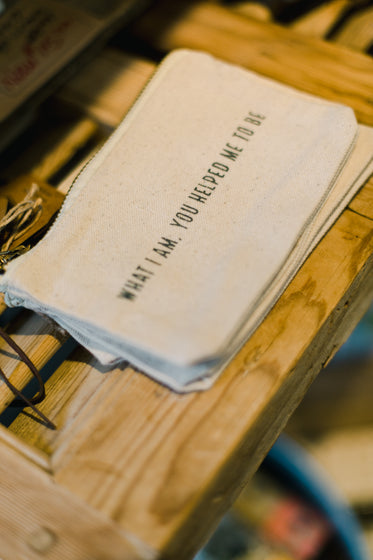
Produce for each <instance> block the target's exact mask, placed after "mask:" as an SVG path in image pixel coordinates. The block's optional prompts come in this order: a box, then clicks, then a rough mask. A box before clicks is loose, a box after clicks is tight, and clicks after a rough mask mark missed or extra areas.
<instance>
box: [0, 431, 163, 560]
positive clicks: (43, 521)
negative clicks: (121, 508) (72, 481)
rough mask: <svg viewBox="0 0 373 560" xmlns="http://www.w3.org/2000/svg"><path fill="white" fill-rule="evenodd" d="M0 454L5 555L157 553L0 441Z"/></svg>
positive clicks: (15, 558) (109, 558)
mask: <svg viewBox="0 0 373 560" xmlns="http://www.w3.org/2000/svg"><path fill="white" fill-rule="evenodd" d="M0 454H1V462H0V495H1V501H0V542H1V557H2V558H3V560H25V559H27V560H40V558H43V559H45V560H61V559H69V560H123V559H124V558H126V559H128V560H136V559H138V558H146V559H149V560H150V559H151V558H154V555H153V553H152V551H151V550H150V549H149V548H148V547H146V546H145V545H143V544H142V543H140V541H138V540H136V539H134V538H131V536H129V535H126V534H125V533H124V531H123V530H122V529H121V528H120V527H119V526H118V525H117V524H115V523H113V522H111V521H110V520H108V519H106V518H105V517H104V516H103V515H101V514H99V513H98V512H95V511H94V510H92V508H89V507H88V506H87V505H86V504H84V502H82V501H80V500H79V499H77V498H76V497H75V496H73V495H72V494H71V493H70V492H68V491H66V490H64V489H63V488H61V487H59V486H58V485H56V484H55V482H54V481H53V478H51V477H50V476H49V475H48V474H47V473H45V472H44V471H42V470H40V469H39V468H38V467H36V466H35V465H33V464H32V463H31V462H29V461H27V460H26V459H25V458H24V457H22V456H21V455H20V454H18V453H17V452H16V451H15V450H14V449H12V448H11V447H9V446H7V445H6V444H5V443H4V442H2V441H0Z"/></svg>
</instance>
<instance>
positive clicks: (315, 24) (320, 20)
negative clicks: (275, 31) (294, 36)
mask: <svg viewBox="0 0 373 560" xmlns="http://www.w3.org/2000/svg"><path fill="white" fill-rule="evenodd" d="M350 5H351V0H332V1H331V2H326V3H325V4H321V6H318V7H317V8H315V9H313V10H311V11H310V12H307V13H306V14H305V15H303V16H302V17H300V18H298V19H296V20H295V21H294V22H293V23H292V24H291V28H292V29H293V30H294V31H298V32H299V33H303V34H304V35H307V36H309V37H321V38H322V37H325V36H326V35H327V34H328V32H329V31H330V30H331V29H332V28H333V27H334V24H335V22H336V21H338V19H339V18H340V17H341V16H342V15H343V13H344V12H345V10H346V8H347V7H348V6H350Z"/></svg>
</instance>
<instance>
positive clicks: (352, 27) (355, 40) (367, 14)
mask: <svg viewBox="0 0 373 560" xmlns="http://www.w3.org/2000/svg"><path fill="white" fill-rule="evenodd" d="M333 41H336V42H337V43H339V44H340V45H345V46H347V47H349V48H351V49H356V50H359V51H365V50H366V49H368V48H369V47H371V46H372V45H373V7H372V6H371V7H369V8H366V9H365V10H361V11H359V12H357V13H356V14H353V15H352V16H351V17H350V18H349V19H348V20H347V22H346V23H345V25H343V26H342V27H341V29H340V30H339V31H338V32H337V33H336V34H335V35H334V36H333Z"/></svg>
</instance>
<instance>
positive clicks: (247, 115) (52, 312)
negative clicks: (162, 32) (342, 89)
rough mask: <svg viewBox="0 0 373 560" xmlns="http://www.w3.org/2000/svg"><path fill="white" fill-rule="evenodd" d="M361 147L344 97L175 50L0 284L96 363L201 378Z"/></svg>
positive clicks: (303, 242) (239, 339)
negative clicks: (324, 95) (323, 95)
mask: <svg viewBox="0 0 373 560" xmlns="http://www.w3.org/2000/svg"><path fill="white" fill-rule="evenodd" d="M372 152H373V136H372V131H371V129H369V128H366V127H359V126H358V125H357V122H356V119H355V116H354V114H353V111H352V110H351V109H350V108H348V107H345V106H342V105H339V104H336V103H331V102H328V101H324V100H322V99H319V98H316V97H313V96H310V95H308V94H304V93H300V92H298V91H296V90H294V89H291V88H289V87H286V86H283V85H280V84H278V83H276V82H273V81H271V80H269V79H266V78H263V77H260V76H258V75H256V74H254V73H252V72H249V71H247V70H244V69H242V68H239V67H236V66H233V65H231V64H228V63H225V62H222V61H220V60H217V59H215V58H213V57H211V56H210V55H208V54H205V53H200V52H193V51H188V50H178V51H175V52H173V53H172V54H170V55H168V56H167V57H166V59H165V60H164V61H163V63H162V64H161V65H160V67H159V69H158V71H157V72H156V74H155V75H154V77H153V79H152V80H151V81H150V83H149V84H148V86H147V87H146V89H145V91H144V92H143V93H142V95H141V96H140V98H139V99H138V101H137V102H136V104H135V105H134V107H133V108H132V110H131V111H130V113H129V114H128V115H127V117H126V118H125V119H124V121H123V122H122V123H121V124H120V126H119V127H118V128H117V129H116V131H115V132H114V133H113V134H112V136H111V137H110V138H109V140H108V141H107V142H106V143H105V145H104V146H103V148H102V149H101V150H100V151H99V152H98V153H97V154H96V156H95V157H94V158H93V159H92V160H91V161H90V163H89V164H88V165H87V166H86V167H85V168H84V170H83V171H82V172H81V173H80V175H79V176H78V177H77V179H76V180H75V182H74V184H73V186H72V188H71V190H70V192H69V194H68V196H67V198H66V200H65V203H64V205H63V207H62V210H61V212H60V214H59V216H58V218H57V220H56V222H55V224H54V225H53V226H52V228H51V229H50V231H49V232H48V233H47V235H46V236H45V237H44V238H43V239H42V240H41V241H40V242H39V244H38V245H37V246H35V247H34V248H33V249H31V250H30V251H29V252H28V253H26V254H24V255H22V256H21V257H19V258H17V259H16V260H14V261H12V262H11V263H10V264H9V266H8V270H7V272H6V273H5V275H4V276H3V277H2V278H1V283H0V289H1V290H2V291H3V292H5V295H6V301H7V303H8V304H10V305H23V306H25V307H28V308H30V309H33V310H35V311H38V312H41V313H45V314H47V315H49V316H50V317H52V318H53V319H54V320H55V321H57V322H58V323H59V324H60V325H61V326H62V327H63V328H65V329H66V330H67V331H68V332H70V333H71V334H72V335H73V336H74V337H75V338H76V339H77V340H78V341H79V342H80V343H81V344H83V345H84V346H85V347H87V348H88V349H89V350H90V351H91V352H92V353H93V354H94V355H96V356H97V357H98V358H99V359H100V360H101V361H102V362H105V363H115V362H116V361H118V360H123V359H126V360H129V361H130V362H131V363H133V364H135V365H137V366H138V367H140V368H141V369H142V370H144V371H145V372H146V373H148V374H150V375H152V376H153V377H154V378H156V379H157V380H159V381H161V382H163V383H166V384H167V385H168V386H170V387H172V388H174V389H176V390H181V391H182V390H191V389H198V388H204V387H208V386H209V385H210V384H211V383H212V381H213V379H214V378H215V377H216V375H217V374H218V373H219V372H220V371H221V369H222V367H223V366H224V364H225V363H226V361H227V360H229V359H230V358H231V356H232V354H233V353H234V352H236V351H237V349H238V348H239V347H240V346H241V345H242V344H243V342H244V341H245V340H246V339H247V337H248V336H249V335H250V333H251V332H252V331H253V330H254V329H255V328H256V327H257V325H258V324H259V323H260V321H261V320H262V319H263V317H264V316H265V315H266V313H268V311H269V309H270V308H271V307H272V306H273V304H274V303H275V301H276V300H277V299H278V297H279V296H280V294H281V293H282V291H283V290H284V289H285V287H286V286H287V284H288V283H289V282H290V280H291V278H292V277H293V276H294V274H295V273H296V271H297V270H298V269H299V267H300V266H301V264H302V262H304V260H305V258H306V257H307V256H308V254H309V253H310V251H311V250H312V249H313V247H314V246H315V244H316V243H317V242H318V241H319V240H320V238H321V237H322V235H324V233H325V232H326V230H327V229H328V227H330V225H331V224H332V223H333V221H334V220H335V219H336V217H337V216H338V214H339V213H340V212H341V210H342V208H343V207H344V206H345V205H346V204H347V203H348V201H349V200H350V199H351V197H352V196H353V194H354V193H355V192H356V191H357V189H358V188H359V186H361V184H363V182H364V181H365V180H366V179H367V178H368V176H369V175H370V173H371V172H372ZM346 164H347V165H346ZM342 171H344V174H343V173H342Z"/></svg>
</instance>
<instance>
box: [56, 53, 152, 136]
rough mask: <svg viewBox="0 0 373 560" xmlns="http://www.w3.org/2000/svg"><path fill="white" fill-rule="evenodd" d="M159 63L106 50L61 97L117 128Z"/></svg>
mask: <svg viewBox="0 0 373 560" xmlns="http://www.w3.org/2000/svg"><path fill="white" fill-rule="evenodd" d="M155 66H156V65H155V64H154V63H152V62H150V61H147V60H143V59H141V58H138V57H133V56H129V55H126V54H125V53H123V52H121V51H119V50H116V49H113V48H106V49H105V50H104V51H103V52H102V53H101V54H100V55H99V56H97V57H96V58H95V60H94V61H92V62H91V63H90V64H87V65H86V66H85V67H84V68H83V69H82V70H81V72H80V73H79V76H77V77H76V78H75V79H74V80H72V81H70V82H69V83H68V84H66V86H65V87H64V88H62V89H61V90H60V91H59V93H58V98H59V99H61V100H63V101H64V102H65V103H68V104H70V105H71V106H73V107H76V108H79V110H81V111H84V112H85V113H86V114H88V115H89V116H90V117H91V118H93V119H95V120H96V121H98V122H100V123H102V124H104V125H106V126H112V127H114V126H117V125H118V124H119V122H120V121H121V120H122V119H123V117H124V116H125V114H126V113H127V111H128V110H129V108H130V107H131V105H132V104H133V102H134V100H135V99H136V97H137V96H138V95H139V92H140V91H141V89H142V88H143V87H144V85H145V84H146V82H147V81H148V80H149V78H150V76H151V75H152V73H153V72H154V70H155Z"/></svg>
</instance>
